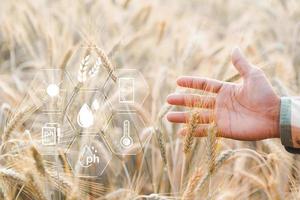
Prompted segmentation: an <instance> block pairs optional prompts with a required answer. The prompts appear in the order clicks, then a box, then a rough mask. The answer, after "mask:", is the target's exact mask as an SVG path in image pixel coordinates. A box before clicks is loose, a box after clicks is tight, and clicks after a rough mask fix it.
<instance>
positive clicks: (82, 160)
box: [79, 145, 93, 167]
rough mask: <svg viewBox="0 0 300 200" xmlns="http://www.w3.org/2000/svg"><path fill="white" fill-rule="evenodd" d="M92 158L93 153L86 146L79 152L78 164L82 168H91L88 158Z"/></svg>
mask: <svg viewBox="0 0 300 200" xmlns="http://www.w3.org/2000/svg"><path fill="white" fill-rule="evenodd" d="M92 157H93V152H92V150H91V148H90V147H89V146H87V145H85V146H84V147H83V149H82V151H81V154H80V157H79V164H80V165H81V166H82V167H89V166H91V164H92V162H90V161H89V158H92Z"/></svg>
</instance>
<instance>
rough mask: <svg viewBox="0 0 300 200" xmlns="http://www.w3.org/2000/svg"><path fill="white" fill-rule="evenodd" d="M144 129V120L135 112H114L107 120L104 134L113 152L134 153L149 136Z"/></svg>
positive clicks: (140, 148) (120, 153)
mask: <svg viewBox="0 0 300 200" xmlns="http://www.w3.org/2000/svg"><path fill="white" fill-rule="evenodd" d="M146 130H147V127H146V125H145V123H144V120H143V119H142V118H141V117H140V116H139V115H138V114H137V113H135V112H127V113H116V114H114V115H113V116H112V118H111V120H110V121H109V123H108V126H107V127H106V129H105V130H104V134H105V136H106V139H107V142H108V144H109V145H110V147H111V149H112V151H113V152H114V153H115V154H118V155H136V154H137V153H139V152H140V151H141V150H142V147H143V146H144V144H145V143H146V141H147V139H148V138H149V137H150V135H149V134H148V135H147V131H146Z"/></svg>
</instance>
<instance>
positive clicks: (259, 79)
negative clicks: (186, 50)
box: [167, 49, 280, 140]
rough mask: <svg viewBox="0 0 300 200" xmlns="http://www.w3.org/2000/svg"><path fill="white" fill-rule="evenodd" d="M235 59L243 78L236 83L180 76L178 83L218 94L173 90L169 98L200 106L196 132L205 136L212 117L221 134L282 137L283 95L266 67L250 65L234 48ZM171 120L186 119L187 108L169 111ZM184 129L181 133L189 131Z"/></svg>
mask: <svg viewBox="0 0 300 200" xmlns="http://www.w3.org/2000/svg"><path fill="white" fill-rule="evenodd" d="M232 62H233V65H234V66H235V68H236V69H237V70H238V71H239V73H240V75H241V76H242V78H243V83H241V84H233V83H228V82H221V81H218V80H213V79H208V78H201V77H180V78H179V79H178V80H177V84H178V85H179V86H182V87H188V88H194V89H199V90H205V91H209V92H213V93H216V94H217V95H216V96H205V95H202V96H201V95H195V94H194V95H191V94H171V95H169V96H168V99H167V101H168V102H169V103H170V104H173V105H181V106H199V105H200V106H201V107H203V108H204V109H201V111H199V113H198V115H199V116H200V117H201V123H199V124H198V125H197V129H196V131H195V133H194V135H195V136H205V134H206V130H207V128H208V126H209V123H210V122H211V120H212V119H213V120H214V121H215V122H216V124H217V127H218V131H219V134H220V135H221V136H222V137H227V138H232V139H238V140H260V139H266V138H272V137H279V107H280V98H279V97H278V96H277V95H276V94H275V92H274V90H273V89H272V86H271V85H270V83H269V81H268V80H267V78H266V76H265V74H264V73H263V71H262V70H261V69H259V68H257V67H256V66H253V65H251V64H250V63H249V62H248V61H247V60H246V59H245V58H244V56H243V55H242V54H241V52H240V50H239V49H235V50H234V52H233V55H232ZM167 118H168V120H169V121H171V122H175V123H187V122H188V121H189V118H190V114H189V113H188V112H170V113H168V116H167ZM186 131H187V130H186V129H182V130H181V134H183V135H184V134H185V133H186Z"/></svg>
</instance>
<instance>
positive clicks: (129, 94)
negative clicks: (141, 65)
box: [104, 68, 149, 111]
mask: <svg viewBox="0 0 300 200" xmlns="http://www.w3.org/2000/svg"><path fill="white" fill-rule="evenodd" d="M116 73H117V81H116V83H111V82H110V83H107V84H106V85H105V89H104V90H105V92H106V96H108V97H109V100H110V102H111V104H112V105H113V106H114V109H115V110H118V111H135V110H136V109H135V105H142V104H143V103H144V101H145V99H146V98H147V96H148V95H149V86H148V84H147V81H146V80H145V78H144V76H143V75H142V73H141V72H140V71H139V70H137V69H127V68H124V69H118V70H117V71H116Z"/></svg>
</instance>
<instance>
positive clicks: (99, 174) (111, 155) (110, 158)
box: [65, 134, 113, 178]
mask: <svg viewBox="0 0 300 200" xmlns="http://www.w3.org/2000/svg"><path fill="white" fill-rule="evenodd" d="M95 136H98V137H100V138H101V139H102V141H103V143H104V145H105V146H106V148H107V149H108V150H109V152H110V156H109V160H108V162H107V163H106V164H105V167H104V168H103V169H102V171H101V172H100V173H99V172H98V173H97V175H96V176H85V175H77V174H74V173H75V170H74V169H73V166H72V164H71V163H70V161H69V158H68V152H69V150H70V149H71V146H72V145H73V144H74V142H75V140H76V139H78V137H95ZM65 154H66V158H67V163H68V165H69V166H70V167H71V169H72V172H73V174H74V176H77V177H85V178H95V177H98V176H101V175H102V174H103V173H104V171H105V170H106V168H107V166H108V165H109V163H110V162H111V160H112V158H113V153H112V151H111V149H110V147H109V145H108V144H107V141H106V140H105V139H104V138H103V137H102V136H101V135H100V134H98V135H77V136H76V137H75V139H74V140H73V141H72V144H71V145H70V146H69V148H68V149H67V151H66V152H65Z"/></svg>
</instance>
